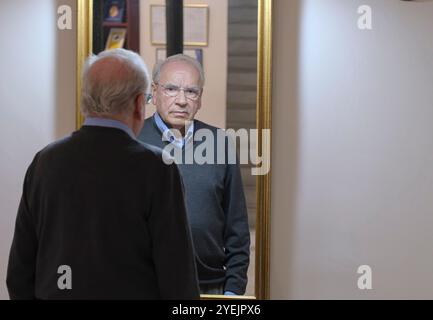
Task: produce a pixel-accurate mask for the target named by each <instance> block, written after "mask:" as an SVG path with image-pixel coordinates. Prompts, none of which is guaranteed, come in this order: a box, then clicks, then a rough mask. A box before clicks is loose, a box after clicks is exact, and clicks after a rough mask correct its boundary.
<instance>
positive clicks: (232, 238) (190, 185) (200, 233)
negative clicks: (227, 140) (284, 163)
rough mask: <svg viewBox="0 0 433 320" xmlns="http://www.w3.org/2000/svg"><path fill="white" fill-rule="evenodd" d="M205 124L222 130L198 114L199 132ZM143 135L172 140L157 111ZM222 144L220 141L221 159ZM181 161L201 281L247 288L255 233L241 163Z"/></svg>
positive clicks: (227, 288)
mask: <svg viewBox="0 0 433 320" xmlns="http://www.w3.org/2000/svg"><path fill="white" fill-rule="evenodd" d="M200 129H208V130H210V131H212V133H213V134H214V137H216V136H217V130H218V129H217V128H215V127H212V126H209V125H207V124H205V123H203V122H201V121H198V120H195V121H194V134H195V133H196V132H197V130H200ZM138 138H139V139H140V140H141V141H143V142H145V143H148V144H151V145H154V146H157V147H159V148H164V147H165V146H167V144H168V142H164V141H162V133H161V131H160V130H159V129H158V127H157V125H156V124H155V121H154V119H153V117H151V118H149V119H147V120H146V121H145V124H144V127H143V130H142V131H141V133H140V135H139V137H138ZM199 145H200V142H194V144H193V148H194V150H195V148H196V147H197V146H199ZM215 146H216V141H215ZM216 150H217V149H216V147H215V155H214V157H215V163H217V162H216V159H217V152H216ZM183 151H184V152H185V150H183ZM226 151H227V147H226ZM226 154H227V152H226ZM226 163H227V162H226ZM178 167H179V170H180V173H181V175H182V178H183V182H184V185H185V195H186V204H187V212H188V218H189V222H190V224H191V231H192V236H193V242H194V246H195V249H196V254H197V258H196V260H197V271H198V276H199V281H200V284H219V283H224V290H225V291H232V292H234V293H236V294H244V293H245V289H246V285H247V269H248V265H249V246H250V233H249V227H248V215H247V208H246V203H245V196H244V191H243V185H242V178H241V174H240V167H239V164H204V165H199V164H196V163H195V162H194V164H179V163H178Z"/></svg>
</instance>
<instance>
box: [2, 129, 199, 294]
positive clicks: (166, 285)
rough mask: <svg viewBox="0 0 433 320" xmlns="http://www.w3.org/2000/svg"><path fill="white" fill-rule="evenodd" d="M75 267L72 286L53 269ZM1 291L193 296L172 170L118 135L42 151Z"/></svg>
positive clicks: (99, 132)
mask: <svg viewBox="0 0 433 320" xmlns="http://www.w3.org/2000/svg"><path fill="white" fill-rule="evenodd" d="M61 265H67V266H70V267H71V269H72V290H60V289H59V288H58V284H57V282H58V279H59V278H60V277H61V274H58V273H57V272H58V268H59V266H61ZM7 285H8V289H9V294H10V297H11V298H12V299H33V298H37V299H160V298H162V299H194V298H198V297H199V291H198V283H197V273H196V267H195V262H194V253H193V246H192V239H191V235H190V229H189V224H188V221H187V215H186V211H185V205H184V200H183V192H182V186H181V181H180V176H179V173H178V169H177V168H176V166H175V165H171V166H167V165H165V164H164V163H163V162H162V161H161V152H160V150H157V149H156V148H154V147H151V146H145V145H144V144H142V143H140V142H139V141H137V140H134V139H132V138H131V137H129V135H128V134H126V133H125V132H123V131H121V130H119V129H114V128H105V127H91V126H85V127H83V128H81V129H80V130H79V131H77V132H75V133H74V134H72V136H71V137H68V138H66V139H64V140H62V141H59V142H56V143H54V144H51V145H49V146H48V147H46V148H45V149H43V150H42V151H40V152H39V153H38V154H37V155H36V157H35V159H34V160H33V162H32V164H31V165H30V167H29V169H28V171H27V174H26V177H25V182H24V188H23V195H22V199H21V203H20V207H19V211H18V216H17V221H16V228H15V235H14V240H13V244H12V248H11V252H10V259H9V267H8V275H7Z"/></svg>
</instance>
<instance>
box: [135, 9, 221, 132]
mask: <svg viewBox="0 0 433 320" xmlns="http://www.w3.org/2000/svg"><path fill="white" fill-rule="evenodd" d="M227 1H228V0H218V1H215V0H186V1H184V4H207V5H209V46H208V47H204V48H203V60H204V61H203V63H204V71H205V75H206V85H205V90H204V95H203V99H202V108H201V110H200V111H199V112H198V114H197V117H196V118H197V119H199V120H202V121H204V122H207V123H209V124H212V125H214V126H217V127H220V128H225V127H226V99H227V92H226V91H227V24H228V2H227ZM164 3H165V1H164V0H141V1H140V21H141V26H140V36H141V44H140V45H141V50H140V52H141V55H142V56H143V59H144V60H145V61H146V63H147V64H148V66H149V68H150V70H151V69H152V68H153V65H154V64H155V60H156V48H161V47H162V46H160V45H159V46H157V45H155V46H153V45H151V44H150V43H151V42H150V5H151V4H164ZM154 111H155V107H154V106H152V105H150V106H148V110H147V112H146V113H147V115H148V116H149V115H151V114H153V112H154Z"/></svg>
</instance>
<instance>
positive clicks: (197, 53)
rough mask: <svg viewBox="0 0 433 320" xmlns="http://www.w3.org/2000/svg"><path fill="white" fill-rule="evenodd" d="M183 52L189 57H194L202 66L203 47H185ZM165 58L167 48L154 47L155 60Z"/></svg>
mask: <svg viewBox="0 0 433 320" xmlns="http://www.w3.org/2000/svg"><path fill="white" fill-rule="evenodd" d="M183 53H184V54H185V55H187V56H190V57H191V58H194V59H196V60H197V61H198V62H199V63H200V64H201V65H202V66H203V49H202V48H185V49H184V50H183ZM166 58H167V50H166V49H165V48H157V49H156V61H157V62H158V61H162V60H165V59H166Z"/></svg>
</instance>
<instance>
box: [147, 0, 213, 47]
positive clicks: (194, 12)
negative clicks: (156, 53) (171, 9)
mask: <svg viewBox="0 0 433 320" xmlns="http://www.w3.org/2000/svg"><path fill="white" fill-rule="evenodd" d="M183 14H184V27H183V29H184V45H185V46H195V47H206V46H208V41H209V40H208V38H209V6H208V5H205V4H189V5H184V12H183ZM165 18H166V17H165V5H151V6H150V33H151V35H150V38H151V43H152V44H153V45H165V44H166V20H165Z"/></svg>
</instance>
